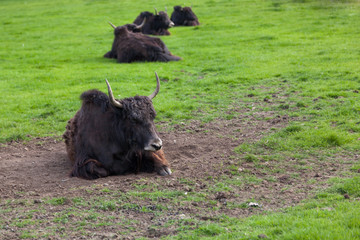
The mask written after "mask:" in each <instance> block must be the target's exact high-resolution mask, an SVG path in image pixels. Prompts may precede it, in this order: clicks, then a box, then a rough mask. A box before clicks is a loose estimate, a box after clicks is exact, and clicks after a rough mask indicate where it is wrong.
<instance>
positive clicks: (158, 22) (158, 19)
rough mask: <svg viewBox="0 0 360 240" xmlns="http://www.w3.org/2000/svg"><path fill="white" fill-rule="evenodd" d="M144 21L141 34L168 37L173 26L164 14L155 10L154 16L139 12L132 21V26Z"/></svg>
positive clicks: (149, 13)
mask: <svg viewBox="0 0 360 240" xmlns="http://www.w3.org/2000/svg"><path fill="white" fill-rule="evenodd" d="M144 19H146V22H145V25H144V26H143V27H142V28H141V32H142V33H143V34H151V35H170V32H169V30H168V29H169V28H171V27H173V26H174V23H173V22H172V21H171V20H170V18H169V16H168V15H167V13H166V12H164V11H160V12H159V13H158V12H157V10H156V9H155V14H153V13H151V12H148V11H146V12H141V13H140V15H139V16H137V17H136V19H135V20H134V22H133V23H134V24H137V25H139V24H140V23H142V22H143V21H144Z"/></svg>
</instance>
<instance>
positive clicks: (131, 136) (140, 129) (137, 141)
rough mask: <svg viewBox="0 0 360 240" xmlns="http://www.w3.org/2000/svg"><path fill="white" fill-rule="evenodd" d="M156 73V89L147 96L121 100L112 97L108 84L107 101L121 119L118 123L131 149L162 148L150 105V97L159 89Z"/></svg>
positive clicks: (154, 149) (156, 149)
mask: <svg viewBox="0 0 360 240" xmlns="http://www.w3.org/2000/svg"><path fill="white" fill-rule="evenodd" d="M155 75H156V82H157V85H156V90H155V91H154V92H153V93H152V94H151V95H150V96H148V97H146V96H135V97H132V98H126V99H123V100H117V99H115V98H114V95H113V93H112V90H111V87H110V84H109V83H108V82H107V81H106V83H107V85H108V92H109V102H110V105H111V106H112V107H113V108H115V112H116V113H117V114H118V118H119V119H122V121H120V122H119V123H120V124H121V126H119V127H120V128H123V131H124V133H125V138H126V139H127V143H128V146H129V147H130V148H131V149H134V148H135V149H141V150H145V151H152V152H155V151H158V150H160V149H161V148H162V141H161V139H160V138H159V136H158V134H157V132H156V127H155V124H154V119H155V116H156V112H155V109H154V107H153V105H152V101H151V100H152V99H153V98H154V97H155V96H156V95H157V93H158V92H159V89H160V80H159V77H158V75H157V74H156V73H155Z"/></svg>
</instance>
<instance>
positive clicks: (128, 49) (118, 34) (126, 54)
mask: <svg viewBox="0 0 360 240" xmlns="http://www.w3.org/2000/svg"><path fill="white" fill-rule="evenodd" d="M111 25H112V26H113V27H114V29H115V30H114V35H115V39H114V42H113V44H112V48H111V50H110V51H109V52H107V53H106V54H105V55H104V57H107V58H116V59H117V61H118V62H119V63H130V62H136V61H148V62H155V61H159V62H168V61H178V60H180V59H181V58H180V57H178V56H174V55H172V54H171V52H170V51H169V50H168V48H167V47H166V45H165V43H164V42H163V41H162V40H161V39H160V38H157V37H150V36H147V35H144V34H142V33H137V32H133V31H132V30H129V24H127V25H124V26H119V27H115V26H114V25H113V24H111Z"/></svg>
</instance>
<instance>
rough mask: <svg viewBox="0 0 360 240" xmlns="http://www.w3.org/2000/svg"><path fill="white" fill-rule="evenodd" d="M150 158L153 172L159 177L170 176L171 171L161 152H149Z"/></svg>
mask: <svg viewBox="0 0 360 240" xmlns="http://www.w3.org/2000/svg"><path fill="white" fill-rule="evenodd" d="M150 158H151V159H152V160H153V162H154V167H155V171H156V172H157V173H158V174H159V175H161V176H165V175H171V173H172V172H171V170H170V167H169V163H168V161H167V160H166V158H165V154H164V151H163V150H159V151H156V152H150Z"/></svg>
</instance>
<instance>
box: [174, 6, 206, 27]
mask: <svg viewBox="0 0 360 240" xmlns="http://www.w3.org/2000/svg"><path fill="white" fill-rule="evenodd" d="M171 21H173V23H174V24H175V26H197V25H200V23H199V20H198V18H197V16H196V15H195V13H194V12H193V11H192V9H191V8H190V7H184V8H182V7H180V6H175V7H174V12H173V13H172V14H171Z"/></svg>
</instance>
